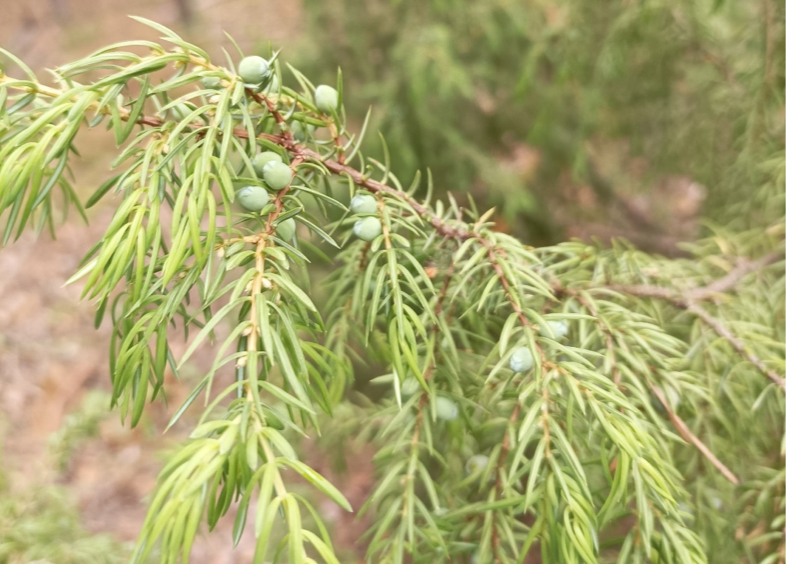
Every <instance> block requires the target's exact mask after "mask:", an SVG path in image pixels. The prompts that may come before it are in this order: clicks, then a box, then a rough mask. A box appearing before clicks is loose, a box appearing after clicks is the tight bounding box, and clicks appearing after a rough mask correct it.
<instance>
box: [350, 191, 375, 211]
mask: <svg viewBox="0 0 789 564" xmlns="http://www.w3.org/2000/svg"><path fill="white" fill-rule="evenodd" d="M376 211H378V202H376V200H375V198H374V197H373V196H370V195H369V194H356V195H355V196H354V197H353V198H352V199H351V212H352V213H375V212H376Z"/></svg>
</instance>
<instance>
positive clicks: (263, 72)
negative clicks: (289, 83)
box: [238, 55, 269, 86]
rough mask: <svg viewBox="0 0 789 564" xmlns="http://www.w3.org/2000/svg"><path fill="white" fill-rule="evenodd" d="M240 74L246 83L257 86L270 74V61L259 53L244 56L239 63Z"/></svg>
mask: <svg viewBox="0 0 789 564" xmlns="http://www.w3.org/2000/svg"><path fill="white" fill-rule="evenodd" d="M238 76H240V77H241V80H243V81H244V84H247V85H253V86H257V85H258V84H260V83H261V82H263V81H264V80H266V78H268V76H269V69H268V61H267V60H266V59H264V58H263V57H258V56H257V55H253V56H251V57H244V58H243V59H242V60H241V62H240V63H239V64H238Z"/></svg>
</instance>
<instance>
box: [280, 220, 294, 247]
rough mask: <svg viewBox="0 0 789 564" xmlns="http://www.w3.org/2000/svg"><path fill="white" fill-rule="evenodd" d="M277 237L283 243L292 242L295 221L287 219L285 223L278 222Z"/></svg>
mask: <svg viewBox="0 0 789 564" xmlns="http://www.w3.org/2000/svg"><path fill="white" fill-rule="evenodd" d="M277 235H279V236H280V237H281V238H282V239H284V240H285V241H292V240H293V236H294V235H296V220H295V219H293V218H292V217H289V218H288V219H286V220H285V221H280V222H279V223H278V224H277Z"/></svg>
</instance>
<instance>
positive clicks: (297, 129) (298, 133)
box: [290, 121, 315, 141]
mask: <svg viewBox="0 0 789 564" xmlns="http://www.w3.org/2000/svg"><path fill="white" fill-rule="evenodd" d="M290 131H291V133H293V138H294V139H295V140H296V141H306V140H307V138H308V137H309V136H310V135H312V133H313V132H314V131H315V126H314V125H312V124H308V125H305V124H304V123H302V122H300V121H294V122H293V123H291V124H290Z"/></svg>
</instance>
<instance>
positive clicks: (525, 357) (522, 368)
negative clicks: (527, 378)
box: [510, 347, 534, 372]
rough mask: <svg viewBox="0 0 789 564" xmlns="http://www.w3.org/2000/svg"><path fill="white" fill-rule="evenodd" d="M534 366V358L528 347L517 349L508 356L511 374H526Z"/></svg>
mask: <svg viewBox="0 0 789 564" xmlns="http://www.w3.org/2000/svg"><path fill="white" fill-rule="evenodd" d="M532 366H534V356H533V355H532V354H531V349H529V348H528V347H518V348H517V349H515V350H514V351H513V352H512V355H511V356H510V369H511V370H512V371H513V372H526V371H527V370H531V367H532Z"/></svg>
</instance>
